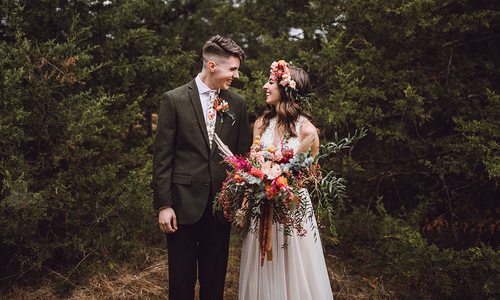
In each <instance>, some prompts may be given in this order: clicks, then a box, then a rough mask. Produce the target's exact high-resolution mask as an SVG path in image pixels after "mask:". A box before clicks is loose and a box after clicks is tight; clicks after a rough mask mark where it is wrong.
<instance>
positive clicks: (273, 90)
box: [262, 78, 281, 106]
mask: <svg viewBox="0 0 500 300" xmlns="http://www.w3.org/2000/svg"><path fill="white" fill-rule="evenodd" d="M262 88H263V89H264V91H265V92H266V103H267V104H270V105H274V106H276V105H278V103H279V102H280V99H281V96H280V91H279V89H278V83H276V82H275V81H273V80H271V78H269V80H268V81H267V82H266V84H264V86H263V87H262Z"/></svg>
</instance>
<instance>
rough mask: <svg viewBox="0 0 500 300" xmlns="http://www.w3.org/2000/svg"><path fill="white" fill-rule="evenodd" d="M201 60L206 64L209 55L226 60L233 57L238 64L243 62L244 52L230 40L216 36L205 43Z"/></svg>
mask: <svg viewBox="0 0 500 300" xmlns="http://www.w3.org/2000/svg"><path fill="white" fill-rule="evenodd" d="M202 55H203V60H204V61H205V62H207V61H208V60H209V57H210V56H211V55H215V56H221V57H224V58H228V57H230V56H235V57H238V58H239V59H240V62H243V61H245V58H246V56H245V52H244V51H243V49H241V47H240V46H238V44H236V43H235V42H234V41H233V40H232V39H230V38H226V37H222V36H220V35H216V36H213V37H211V38H210V39H209V40H208V41H206V42H205V45H204V46H203V50H202Z"/></svg>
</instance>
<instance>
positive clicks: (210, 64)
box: [207, 60, 216, 73]
mask: <svg viewBox="0 0 500 300" xmlns="http://www.w3.org/2000/svg"><path fill="white" fill-rule="evenodd" d="M215 67H216V64H215V62H214V61H213V60H209V61H208V62H207V69H208V71H209V72H212V73H213V72H215Z"/></svg>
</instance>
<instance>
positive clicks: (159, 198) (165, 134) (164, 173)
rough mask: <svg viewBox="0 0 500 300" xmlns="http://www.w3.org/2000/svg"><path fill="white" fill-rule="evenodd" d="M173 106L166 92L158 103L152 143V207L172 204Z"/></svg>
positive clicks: (174, 114) (174, 125) (174, 132)
mask: <svg viewBox="0 0 500 300" xmlns="http://www.w3.org/2000/svg"><path fill="white" fill-rule="evenodd" d="M176 123H177V122H176V113H175V106H174V102H173V101H172V99H171V98H170V97H169V94H168V93H166V94H165V95H164V98H163V100H162V102H161V105H160V114H159V116H158V128H157V133H156V138H155V141H154V144H153V181H152V184H151V185H152V188H153V207H154V208H155V210H157V209H159V208H161V207H166V206H172V205H173V204H174V199H173V195H172V165H173V164H172V162H173V160H174V149H175V136H176Z"/></svg>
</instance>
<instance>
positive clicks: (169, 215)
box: [158, 207, 177, 233]
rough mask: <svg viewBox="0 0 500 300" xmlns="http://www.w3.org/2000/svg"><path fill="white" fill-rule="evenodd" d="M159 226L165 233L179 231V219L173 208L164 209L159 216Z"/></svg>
mask: <svg viewBox="0 0 500 300" xmlns="http://www.w3.org/2000/svg"><path fill="white" fill-rule="evenodd" d="M158 224H159V225H160V230H161V231H163V232H165V233H173V232H176V231H177V217H176V216H175V212H174V209H173V208H171V207H166V208H162V209H161V210H160V213H159V215H158Z"/></svg>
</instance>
